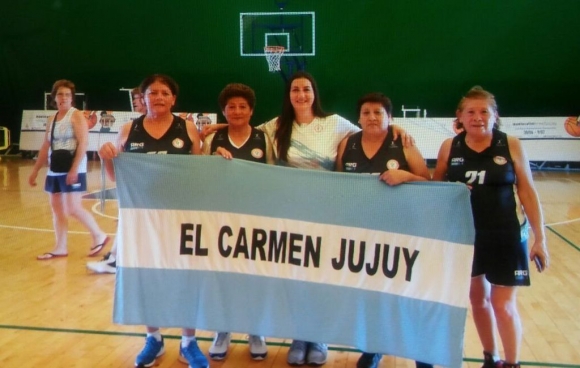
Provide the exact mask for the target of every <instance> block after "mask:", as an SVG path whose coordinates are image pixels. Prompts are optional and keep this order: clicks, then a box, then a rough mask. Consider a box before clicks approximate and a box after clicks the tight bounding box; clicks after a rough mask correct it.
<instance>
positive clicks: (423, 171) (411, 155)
mask: <svg viewBox="0 0 580 368" xmlns="http://www.w3.org/2000/svg"><path fill="white" fill-rule="evenodd" d="M403 152H404V153H405V158H406V159H407V163H408V164H409V169H410V170H411V171H406V170H387V171H385V172H384V173H382V175H381V176H380V180H382V181H384V182H385V183H387V184H388V185H399V184H402V183H407V182H410V181H428V180H431V175H430V174H429V169H427V165H426V164H425V160H424V159H423V156H422V155H421V152H419V150H418V149H417V147H416V146H412V147H406V148H403Z"/></svg>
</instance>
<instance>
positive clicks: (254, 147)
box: [211, 128, 266, 163]
mask: <svg viewBox="0 0 580 368" xmlns="http://www.w3.org/2000/svg"><path fill="white" fill-rule="evenodd" d="M218 147H223V148H225V149H227V150H228V151H230V153H231V154H232V156H233V157H234V158H239V159H242V160H246V161H254V162H260V163H266V135H265V134H264V132H262V131H261V130H258V129H256V128H252V132H251V133H250V137H249V138H248V140H247V141H246V142H245V143H244V144H243V145H242V146H241V147H236V146H234V145H233V144H232V143H231V142H230V138H229V137H228V128H225V129H220V130H218V131H217V132H216V133H215V135H214V137H213V139H212V141H211V152H212V153H214V152H215V151H216V150H217V149H218Z"/></svg>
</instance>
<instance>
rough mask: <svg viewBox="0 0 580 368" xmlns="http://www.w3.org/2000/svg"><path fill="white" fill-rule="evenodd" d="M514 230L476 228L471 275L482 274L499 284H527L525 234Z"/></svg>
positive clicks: (528, 273)
mask: <svg viewBox="0 0 580 368" xmlns="http://www.w3.org/2000/svg"><path fill="white" fill-rule="evenodd" d="M514 230H515V229H514ZM514 230H511V231H501V230H483V231H481V230H476V231H475V248H474V254H473V266H472V269H471V276H472V277H476V276H480V275H485V278H486V279H487V281H489V282H490V283H492V284H494V285H501V286H529V285H530V268H529V263H528V240H527V236H525V237H524V236H522V235H521V234H522V231H518V230H515V231H514ZM525 231H527V227H526V230H525Z"/></svg>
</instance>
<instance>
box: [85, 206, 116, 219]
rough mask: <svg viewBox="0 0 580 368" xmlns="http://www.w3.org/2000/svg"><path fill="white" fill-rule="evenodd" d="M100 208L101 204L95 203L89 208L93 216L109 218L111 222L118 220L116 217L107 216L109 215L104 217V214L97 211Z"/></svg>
mask: <svg viewBox="0 0 580 368" xmlns="http://www.w3.org/2000/svg"><path fill="white" fill-rule="evenodd" d="M100 206H101V203H99V202H96V203H95V204H93V207H91V211H93V213H94V214H97V215H99V216H101V217H106V218H110V219H112V220H118V219H119V218H118V217H115V216H109V215H105V214H104V213H102V212H101V211H99V210H98V208H99V207H100Z"/></svg>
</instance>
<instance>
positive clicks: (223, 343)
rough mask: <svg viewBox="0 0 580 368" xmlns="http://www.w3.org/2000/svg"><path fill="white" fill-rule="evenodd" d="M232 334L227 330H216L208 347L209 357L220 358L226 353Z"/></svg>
mask: <svg viewBox="0 0 580 368" xmlns="http://www.w3.org/2000/svg"><path fill="white" fill-rule="evenodd" d="M231 340H232V334H231V333H229V332H218V333H216V334H215V336H214V338H213V342H212V343H211V346H210V347H209V357H210V358H212V359H213V360H222V359H224V358H225V357H226V354H227V353H228V348H229V347H230V341H231Z"/></svg>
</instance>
